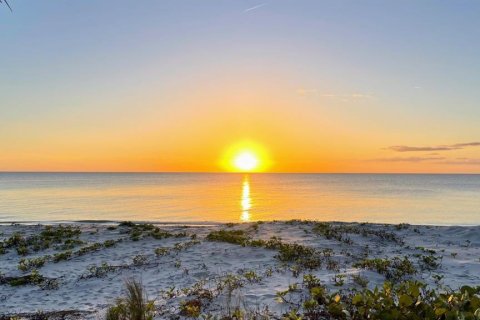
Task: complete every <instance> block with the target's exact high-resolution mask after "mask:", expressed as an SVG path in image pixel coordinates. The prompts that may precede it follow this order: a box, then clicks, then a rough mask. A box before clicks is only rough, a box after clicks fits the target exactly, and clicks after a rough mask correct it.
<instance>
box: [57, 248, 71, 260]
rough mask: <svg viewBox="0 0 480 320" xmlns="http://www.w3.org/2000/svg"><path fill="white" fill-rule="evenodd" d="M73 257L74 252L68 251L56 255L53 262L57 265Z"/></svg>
mask: <svg viewBox="0 0 480 320" xmlns="http://www.w3.org/2000/svg"><path fill="white" fill-rule="evenodd" d="M71 256H72V251H70V250H68V251H65V252H60V253H55V254H54V255H53V262H55V263H57V262H60V261H63V260H68V259H70V257H71Z"/></svg>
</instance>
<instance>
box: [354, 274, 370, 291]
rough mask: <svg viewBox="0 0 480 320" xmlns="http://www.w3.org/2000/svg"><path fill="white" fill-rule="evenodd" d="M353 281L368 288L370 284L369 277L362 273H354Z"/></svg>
mask: <svg viewBox="0 0 480 320" xmlns="http://www.w3.org/2000/svg"><path fill="white" fill-rule="evenodd" d="M351 278H352V282H353V283H355V284H356V285H358V286H360V287H362V288H366V287H367V286H368V282H369V281H368V279H367V277H364V276H362V275H361V274H359V273H358V274H352V276H351Z"/></svg>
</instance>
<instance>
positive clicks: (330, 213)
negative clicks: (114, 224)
mask: <svg viewBox="0 0 480 320" xmlns="http://www.w3.org/2000/svg"><path fill="white" fill-rule="evenodd" d="M287 219H316V220H337V221H369V222H388V223H398V222H408V223H428V224H480V175H388V174H251V175H244V174H187V173H182V174H178V173H171V174H170V173H162V174H150V173H115V174H113V173H112V174H107V173H0V221H54V220H143V221H146V220H151V221H163V222H166V221H168V222H201V221H233V222H235V221H256V220H287Z"/></svg>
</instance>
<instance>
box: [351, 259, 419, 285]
mask: <svg viewBox="0 0 480 320" xmlns="http://www.w3.org/2000/svg"><path fill="white" fill-rule="evenodd" d="M353 266H354V267H356V268H364V269H370V270H375V271H377V272H378V273H380V274H383V275H385V277H386V278H387V279H389V280H394V281H398V280H400V279H402V278H404V277H405V276H408V275H414V274H415V273H417V270H416V269H415V267H414V266H413V263H412V262H411V261H410V260H409V259H408V258H407V257H403V259H401V258H399V257H394V258H393V259H381V258H376V259H364V260H362V261H360V262H357V263H355V264H353Z"/></svg>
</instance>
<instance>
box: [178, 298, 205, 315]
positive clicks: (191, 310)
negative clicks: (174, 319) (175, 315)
mask: <svg viewBox="0 0 480 320" xmlns="http://www.w3.org/2000/svg"><path fill="white" fill-rule="evenodd" d="M201 312H202V301H201V300H200V299H192V300H186V301H182V302H181V303H180V314H181V315H182V316H184V317H187V318H198V317H200V314H201Z"/></svg>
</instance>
